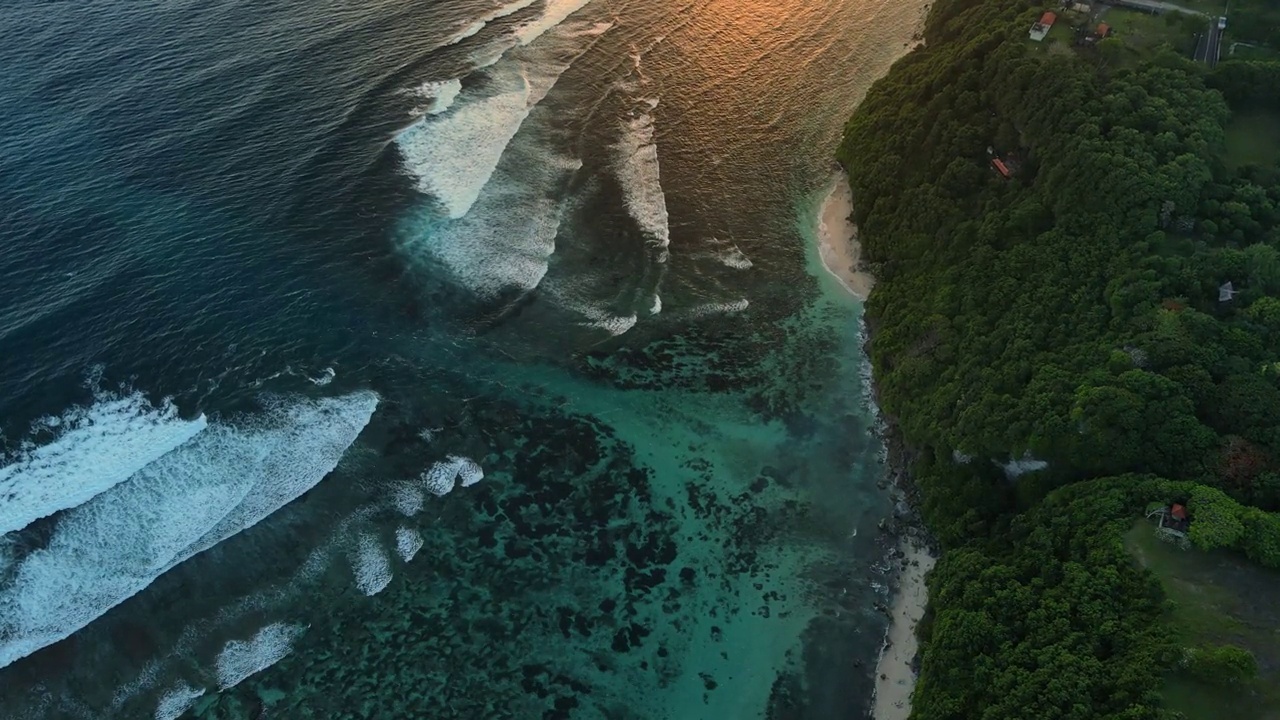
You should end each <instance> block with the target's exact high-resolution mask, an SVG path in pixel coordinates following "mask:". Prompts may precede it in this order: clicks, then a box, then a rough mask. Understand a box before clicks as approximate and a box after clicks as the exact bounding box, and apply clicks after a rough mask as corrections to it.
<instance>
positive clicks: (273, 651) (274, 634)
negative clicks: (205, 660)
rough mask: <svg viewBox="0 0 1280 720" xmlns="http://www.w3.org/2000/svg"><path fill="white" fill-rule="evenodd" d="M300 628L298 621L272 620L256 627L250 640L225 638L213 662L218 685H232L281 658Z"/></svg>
mask: <svg viewBox="0 0 1280 720" xmlns="http://www.w3.org/2000/svg"><path fill="white" fill-rule="evenodd" d="M304 630H305V628H303V627H302V626H300V625H286V624H284V623H273V624H271V625H268V626H266V627H264V628H262V629H261V630H259V631H258V632H257V634H255V635H254V636H253V638H252V639H250V640H232V641H231V642H228V643H227V644H226V645H224V646H223V648H222V652H221V653H219V654H218V659H217V661H216V663H215V667H216V669H217V671H218V688H219V689H220V690H226V689H227V688H230V687H235V686H236V685H239V684H240V683H241V682H243V681H244V680H245V678H248V677H250V676H251V675H253V674H254V673H257V672H261V671H263V670H266V669H267V668H269V667H271V666H272V665H275V664H276V663H278V662H280V661H281V660H283V659H284V657H285V656H286V655H288V654H289V652H290V651H292V650H293V643H294V641H296V640H297V639H298V638H299V637H301V636H302V633H303V631H304Z"/></svg>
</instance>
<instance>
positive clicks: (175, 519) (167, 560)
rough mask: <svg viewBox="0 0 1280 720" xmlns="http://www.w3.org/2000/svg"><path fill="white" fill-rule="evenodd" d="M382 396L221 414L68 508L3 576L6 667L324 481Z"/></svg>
mask: <svg viewBox="0 0 1280 720" xmlns="http://www.w3.org/2000/svg"><path fill="white" fill-rule="evenodd" d="M377 405H378V396H377V395H376V394H374V393H372V392H355V393H352V394H349V395H345V396H340V397H334V398H324V399H319V400H310V399H300V398H292V399H288V400H275V401H273V402H271V404H270V405H269V407H268V409H267V412H266V413H263V414H261V415H258V416H254V417H252V418H249V419H247V420H246V421H244V422H242V423H239V424H235V425H232V424H223V423H215V424H211V425H210V426H209V427H208V428H206V429H205V430H204V431H203V432H201V433H200V434H199V435H196V436H195V437H194V438H192V439H191V440H190V441H188V442H187V443H185V444H183V445H182V446H180V447H178V448H175V449H174V450H172V451H170V452H169V453H167V454H165V455H163V456H161V457H159V458H158V459H156V460H154V461H152V462H151V463H149V464H147V465H146V467H144V468H143V469H142V470H140V471H138V472H137V473H135V474H134V475H133V476H132V477H131V478H129V480H128V481H126V482H122V483H120V484H118V485H116V486H115V487H113V488H111V489H110V490H108V491H106V492H104V493H102V494H100V495H98V496H97V497H95V498H93V499H92V500H90V501H88V502H86V503H85V504H83V505H80V506H78V507H76V508H73V509H71V510H69V511H67V512H66V514H65V515H64V516H62V517H61V518H59V519H58V522H57V525H56V527H55V528H54V529H53V532H52V535H51V537H50V538H49V540H48V543H47V544H46V545H45V546H44V547H42V548H40V549H37V550H34V551H32V552H31V553H30V554H28V555H27V556H26V557H23V558H21V559H19V560H17V561H15V562H14V566H13V567H12V568H11V569H10V573H9V574H10V577H9V578H8V579H7V580H6V581H5V582H4V583H3V584H2V585H0V667H4V666H6V665H8V664H10V663H12V662H14V661H15V660H17V659H19V658H22V657H25V656H26V655H29V654H31V653H32V652H35V651H36V650H39V649H40V648H42V647H44V646H46V645H49V644H51V643H54V642H57V641H58V640H61V639H63V638H65V637H67V636H68V635H70V634H71V633H73V632H75V631H76V630H78V629H80V628H81V627H84V626H85V625H87V624H88V623H90V622H91V621H93V620H94V619H96V618H97V617H99V616H100V615H102V614H103V613H105V612H106V611H107V610H109V609H111V608H112V607H114V606H116V605H118V604H119V603H121V602H123V601H124V600H126V599H128V598H129V597H131V596H133V595H134V594H136V593H138V592H139V591H141V590H142V589H143V588H145V587H147V586H148V585H150V584H151V583H152V581H154V580H155V579H156V578H157V577H159V576H160V575H161V574H163V573H164V572H166V571H168V570H169V569H171V568H173V567H175V566H177V565H178V564H179V563H181V562H183V561H185V560H187V559H189V558H190V557H192V556H194V555H196V554H197V553H200V552H203V551H204V550H207V549H209V548H211V547H213V546H214V545H216V544H217V543H219V542H221V541H223V540H225V539H227V538H229V537H231V536H233V535H235V534H236V533H239V532H241V531H242V530H245V529H247V528H249V527H252V526H253V525H255V524H257V523H258V522H260V521H261V520H263V519H264V518H266V517H267V516H269V515H271V514H272V513H273V512H275V511H276V510H278V509H280V508H281V507H283V506H284V505H285V504H287V503H288V502H290V501H291V500H293V499H294V498H296V497H298V496H299V495H301V494H302V493H304V492H306V491H307V490H309V489H311V488H312V487H314V486H315V485H316V484H317V483H318V482H320V480H321V479H323V478H324V476H325V475H327V474H328V473H329V472H330V471H331V470H333V468H334V467H336V466H337V464H338V461H339V460H340V459H341V458H342V455H343V454H344V453H345V451H346V449H347V448H348V447H349V446H350V445H351V444H352V443H353V442H355V439H356V437H357V436H358V435H359V434H360V432H361V430H362V429H363V428H364V426H365V425H366V424H368V422H369V419H370V418H371V417H372V416H373V412H374V410H375V408H376V407H377Z"/></svg>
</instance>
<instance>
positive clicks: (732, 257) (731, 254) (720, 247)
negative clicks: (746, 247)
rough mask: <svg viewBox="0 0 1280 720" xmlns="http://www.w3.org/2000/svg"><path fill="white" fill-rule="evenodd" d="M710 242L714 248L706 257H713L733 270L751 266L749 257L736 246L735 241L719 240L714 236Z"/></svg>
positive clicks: (745, 268)
mask: <svg viewBox="0 0 1280 720" xmlns="http://www.w3.org/2000/svg"><path fill="white" fill-rule="evenodd" d="M710 243H711V245H712V246H714V247H715V249H714V250H712V251H711V252H710V253H707V254H706V255H705V256H706V257H711V258H714V259H716V260H718V261H719V262H720V263H721V264H723V265H725V266H726V267H731V268H733V269H734V270H747V269H749V268H751V267H752V262H751V259H750V258H748V257H747V256H746V254H745V253H743V252H742V250H740V249H739V248H738V245H737V243H733V242H729V241H721V240H717V239H715V238H712V239H711V240H710Z"/></svg>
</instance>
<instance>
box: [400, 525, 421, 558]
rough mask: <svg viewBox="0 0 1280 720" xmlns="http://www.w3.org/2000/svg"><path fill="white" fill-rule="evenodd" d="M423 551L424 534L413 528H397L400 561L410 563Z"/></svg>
mask: <svg viewBox="0 0 1280 720" xmlns="http://www.w3.org/2000/svg"><path fill="white" fill-rule="evenodd" d="M421 549H422V533H419V532H418V531H417V530H414V529H413V528H407V527H399V528H396V553H397V554H399V555H400V559H401V560H404V561H405V562H409V561H410V560H412V559H413V556H414V555H417V554H418V551H419V550H421Z"/></svg>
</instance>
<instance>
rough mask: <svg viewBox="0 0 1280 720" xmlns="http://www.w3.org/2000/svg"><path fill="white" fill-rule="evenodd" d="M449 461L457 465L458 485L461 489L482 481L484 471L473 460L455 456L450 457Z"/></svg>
mask: <svg viewBox="0 0 1280 720" xmlns="http://www.w3.org/2000/svg"><path fill="white" fill-rule="evenodd" d="M449 459H450V460H453V461H454V462H456V463H458V483H459V484H460V485H462V487H471V486H472V485H475V484H476V483H478V482H480V481H481V480H483V479H484V469H483V468H481V467H480V463H478V462H476V461H475V460H472V459H471V458H469V457H458V456H456V455H450V456H449Z"/></svg>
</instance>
